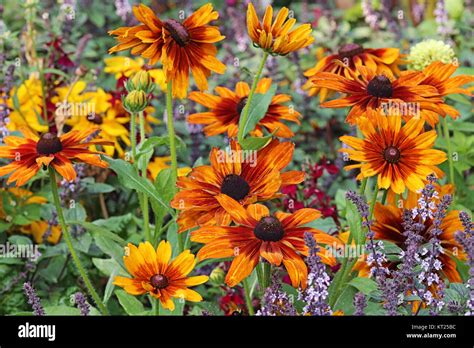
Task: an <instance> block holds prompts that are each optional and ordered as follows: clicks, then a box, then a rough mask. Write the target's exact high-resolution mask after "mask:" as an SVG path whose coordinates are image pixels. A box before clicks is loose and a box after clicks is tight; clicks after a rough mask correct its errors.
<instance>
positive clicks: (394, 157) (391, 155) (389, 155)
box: [383, 146, 400, 163]
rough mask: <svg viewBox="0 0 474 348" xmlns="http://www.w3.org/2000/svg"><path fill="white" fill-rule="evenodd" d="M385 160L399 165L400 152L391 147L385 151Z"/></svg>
mask: <svg viewBox="0 0 474 348" xmlns="http://www.w3.org/2000/svg"><path fill="white" fill-rule="evenodd" d="M383 158H385V160H386V161H387V162H389V163H397V162H398V161H399V160H400V150H399V149H397V148H396V147H395V146H389V147H387V148H386V149H385V150H383Z"/></svg>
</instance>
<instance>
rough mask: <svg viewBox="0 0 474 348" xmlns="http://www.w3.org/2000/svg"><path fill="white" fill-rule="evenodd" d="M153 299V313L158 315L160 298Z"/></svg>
mask: <svg viewBox="0 0 474 348" xmlns="http://www.w3.org/2000/svg"><path fill="white" fill-rule="evenodd" d="M154 300H155V315H156V316H158V315H160V300H158V299H156V298H155V299H154Z"/></svg>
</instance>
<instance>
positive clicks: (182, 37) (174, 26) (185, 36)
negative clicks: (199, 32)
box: [163, 19, 191, 47]
mask: <svg viewBox="0 0 474 348" xmlns="http://www.w3.org/2000/svg"><path fill="white" fill-rule="evenodd" d="M163 26H164V27H165V28H166V30H168V31H169V32H170V34H171V37H172V38H173V39H174V41H176V43H177V44H178V45H180V46H181V47H184V46H186V45H187V43H188V42H189V40H190V39H191V37H190V36H189V33H188V31H187V29H186V28H185V26H184V25H182V24H181V23H180V22H178V21H177V20H174V19H167V20H165V21H163Z"/></svg>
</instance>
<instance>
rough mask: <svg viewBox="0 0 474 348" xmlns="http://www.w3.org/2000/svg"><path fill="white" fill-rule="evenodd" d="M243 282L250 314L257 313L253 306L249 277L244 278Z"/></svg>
mask: <svg viewBox="0 0 474 348" xmlns="http://www.w3.org/2000/svg"><path fill="white" fill-rule="evenodd" d="M242 284H243V285H244V293H245V303H246V304H247V309H248V311H249V315H255V312H254V310H253V306H252V299H251V298H250V287H249V283H248V278H245V279H244V280H242Z"/></svg>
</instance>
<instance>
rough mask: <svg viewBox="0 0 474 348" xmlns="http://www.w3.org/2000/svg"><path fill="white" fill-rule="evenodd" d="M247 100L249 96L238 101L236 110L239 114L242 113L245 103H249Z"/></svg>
mask: <svg viewBox="0 0 474 348" xmlns="http://www.w3.org/2000/svg"><path fill="white" fill-rule="evenodd" d="M247 100H248V98H247V97H245V98H242V99H240V101H239V102H238V103H237V107H236V110H237V113H238V114H239V115H240V114H241V113H242V110H243V109H244V108H245V105H246V104H247Z"/></svg>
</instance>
